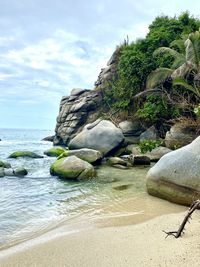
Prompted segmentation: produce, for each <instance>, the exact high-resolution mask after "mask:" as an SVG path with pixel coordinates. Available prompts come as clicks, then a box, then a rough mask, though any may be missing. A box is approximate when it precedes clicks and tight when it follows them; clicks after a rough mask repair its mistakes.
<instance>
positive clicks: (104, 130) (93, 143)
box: [69, 120, 124, 155]
mask: <svg viewBox="0 0 200 267" xmlns="http://www.w3.org/2000/svg"><path fill="white" fill-rule="evenodd" d="M97 122H98V123H96V122H94V123H92V124H88V125H86V126H85V127H84V129H83V131H82V132H80V133H79V134H78V135H77V136H76V137H75V138H73V139H72V140H71V141H70V143H69V149H80V148H90V149H95V150H98V151H100V152H101V153H102V154H103V155H107V154H108V153H109V152H111V151H112V150H114V149H116V148H118V147H119V146H120V144H121V143H122V142H123V141H124V136H123V134H122V131H121V129H119V128H117V127H116V126H115V125H114V124H113V123H112V122H110V121H107V120H101V121H99V120H98V121H97Z"/></svg>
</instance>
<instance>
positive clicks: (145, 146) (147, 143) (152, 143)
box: [139, 140, 162, 154]
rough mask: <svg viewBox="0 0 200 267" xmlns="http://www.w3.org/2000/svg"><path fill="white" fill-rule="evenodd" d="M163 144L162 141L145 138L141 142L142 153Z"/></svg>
mask: <svg viewBox="0 0 200 267" xmlns="http://www.w3.org/2000/svg"><path fill="white" fill-rule="evenodd" d="M161 144H162V142H161V141H159V140H158V141H157V140H144V141H142V142H140V143H139V148H140V151H141V153H143V154H145V153H147V152H151V151H152V150H153V149H154V148H156V147H159V146H160V145H161Z"/></svg>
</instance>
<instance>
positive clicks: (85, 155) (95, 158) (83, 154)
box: [58, 148, 103, 163]
mask: <svg viewBox="0 0 200 267" xmlns="http://www.w3.org/2000/svg"><path fill="white" fill-rule="evenodd" d="M69 156H76V157H78V158H79V159H82V160H84V161H87V162H89V163H97V162H100V161H101V159H102V157H103V155H102V153H101V152H99V151H97V150H94V149H88V148H82V149H74V150H68V151H65V152H64V153H63V154H61V155H60V156H59V158H58V159H60V158H64V157H69Z"/></svg>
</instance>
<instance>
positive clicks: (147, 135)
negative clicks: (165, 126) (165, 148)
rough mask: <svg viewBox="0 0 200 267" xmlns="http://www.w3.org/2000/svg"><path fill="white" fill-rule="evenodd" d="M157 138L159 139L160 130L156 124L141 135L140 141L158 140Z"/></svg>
mask: <svg viewBox="0 0 200 267" xmlns="http://www.w3.org/2000/svg"><path fill="white" fill-rule="evenodd" d="M157 139H158V132H157V130H156V128H155V127H154V126H151V127H150V128H148V129H147V130H146V131H145V132H143V133H142V134H141V135H140V142H142V141H145V140H157Z"/></svg>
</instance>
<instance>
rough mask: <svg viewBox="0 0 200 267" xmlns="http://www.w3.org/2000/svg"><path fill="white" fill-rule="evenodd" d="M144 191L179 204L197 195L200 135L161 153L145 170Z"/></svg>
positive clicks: (199, 171)
mask: <svg viewBox="0 0 200 267" xmlns="http://www.w3.org/2000/svg"><path fill="white" fill-rule="evenodd" d="M147 191H148V193H149V194H151V195H153V196H157V197H160V198H164V199H167V200H169V201H171V202H175V203H178V204H183V205H190V204H191V203H192V201H194V200H195V199H198V198H199V197H200V136H199V137H198V138H196V139H195V140H194V141H193V142H192V143H191V144H189V145H187V146H184V147H182V148H180V149H177V150H175V151H172V152H170V153H167V154H166V155H164V156H163V157H162V158H161V159H160V160H159V161H158V162H157V163H156V164H155V165H154V166H153V167H152V168H151V169H150V170H149V172H148V174H147Z"/></svg>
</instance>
